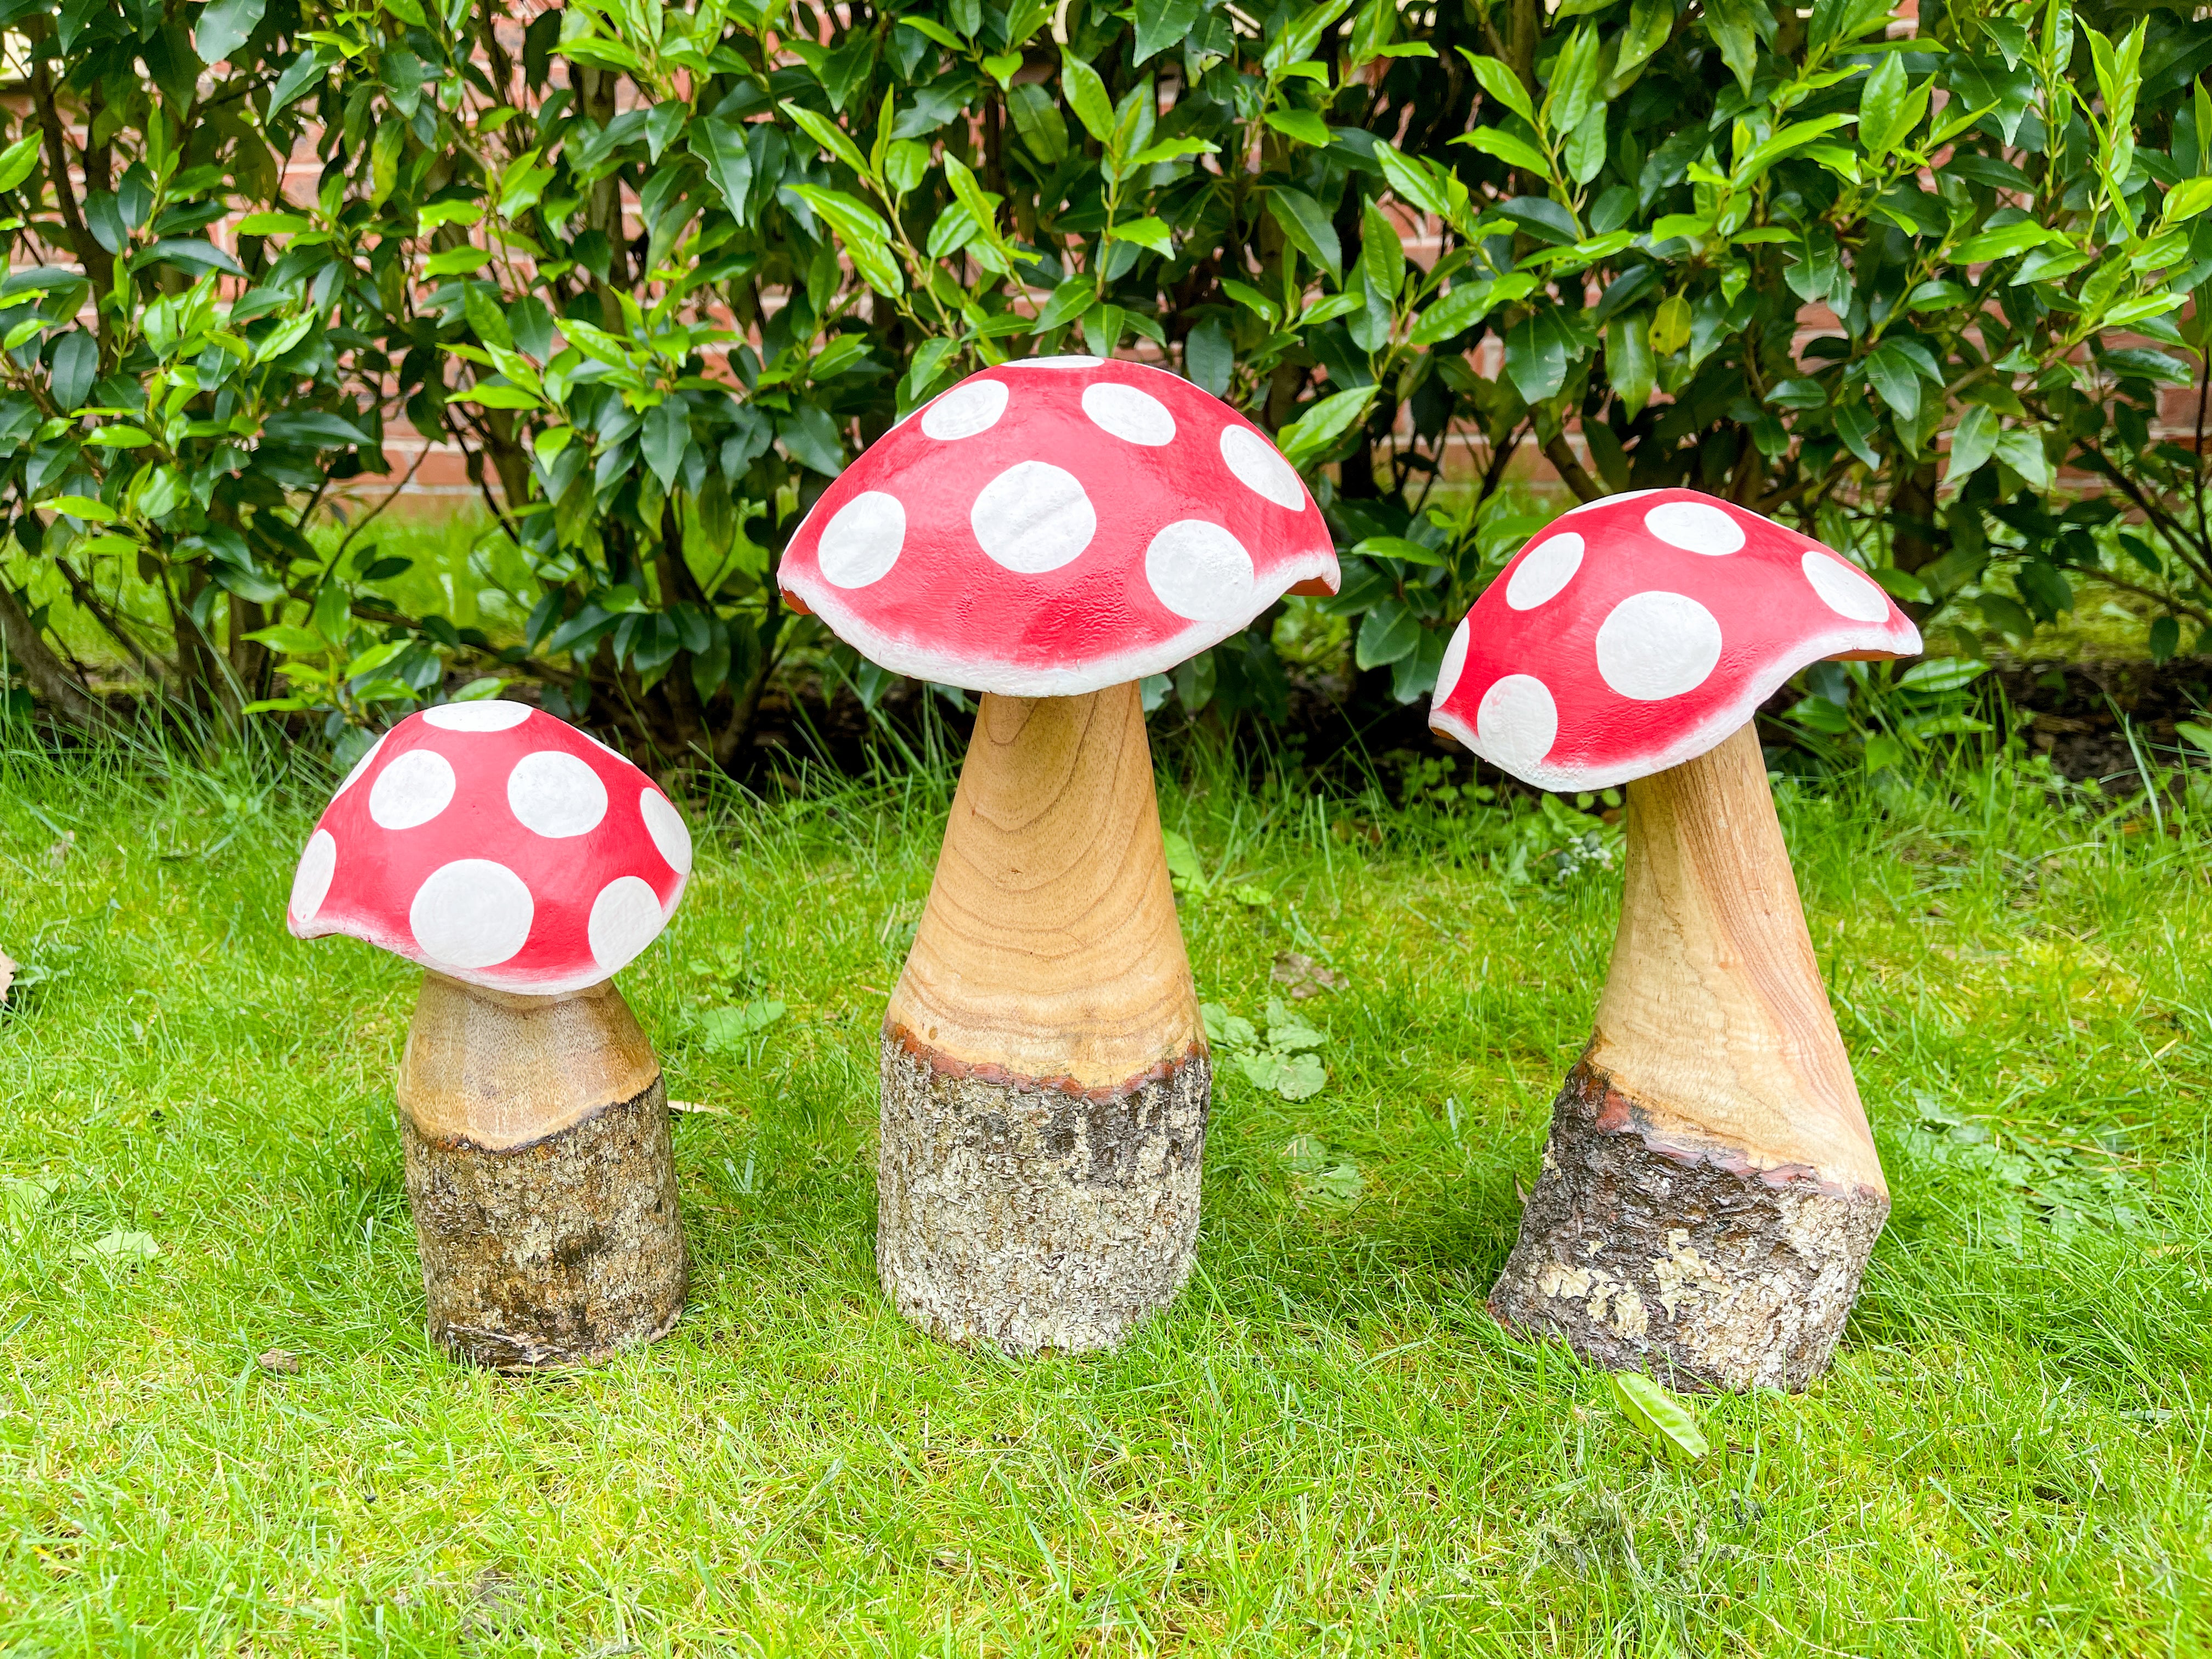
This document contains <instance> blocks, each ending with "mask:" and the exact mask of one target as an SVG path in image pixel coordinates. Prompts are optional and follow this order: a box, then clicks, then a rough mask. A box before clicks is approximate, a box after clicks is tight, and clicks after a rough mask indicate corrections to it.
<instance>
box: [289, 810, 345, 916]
mask: <svg viewBox="0 0 2212 1659" xmlns="http://www.w3.org/2000/svg"><path fill="white" fill-rule="evenodd" d="M337 869H338V844H337V842H336V841H335V840H334V839H332V837H331V832H330V831H329V830H327V829H318V830H316V831H315V833H314V834H313V835H312V836H308V837H307V848H306V850H305V851H303V852H302V853H301V854H300V867H299V868H298V869H297V870H295V871H294V872H293V873H292V903H291V908H292V920H293V921H313V920H314V919H315V912H316V911H318V910H319V909H321V908H323V901H324V900H325V898H327V897H328V896H330V890H331V878H332V877H333V876H335V875H337Z"/></svg>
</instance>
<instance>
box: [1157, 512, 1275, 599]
mask: <svg viewBox="0 0 2212 1659" xmlns="http://www.w3.org/2000/svg"><path fill="white" fill-rule="evenodd" d="M1145 580H1146V581H1148V582H1150V583H1151V584H1152V592H1154V593H1155V594H1157V595H1158V597H1159V601H1160V603H1161V604H1162V605H1165V606H1167V608H1168V609H1169V610H1170V611H1174V612H1175V613H1176V616H1178V617H1185V618H1187V619H1188V620H1189V621H1191V622H1233V623H1244V622H1249V621H1250V620H1251V619H1252V613H1253V612H1254V611H1255V610H1257V609H1258V606H1257V605H1255V604H1254V603H1253V599H1254V595H1253V591H1252V588H1253V581H1254V576H1253V570H1252V556H1251V555H1250V554H1249V553H1248V552H1246V551H1245V550H1244V544H1243V543H1242V542H1240V541H1238V540H1237V538H1236V537H1234V536H1232V535H1231V534H1230V533H1229V532H1227V531H1226V530H1225V529H1223V528H1222V527H1221V526H1219V525H1218V524H1212V523H1209V522H1207V521H1206V520H1204V519H1178V520H1176V521H1175V522H1174V523H1173V524H1171V525H1169V526H1167V527H1166V528H1165V529H1164V530H1162V531H1161V532H1159V534H1158V535H1157V536H1154V537H1153V538H1152V544H1151V545H1150V546H1148V547H1146V549H1145Z"/></svg>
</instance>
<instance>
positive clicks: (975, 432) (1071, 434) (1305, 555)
mask: <svg viewBox="0 0 2212 1659" xmlns="http://www.w3.org/2000/svg"><path fill="white" fill-rule="evenodd" d="M777 580H778V582H779V583H780V584H781V586H782V588H783V591H784V592H785V594H786V595H787V597H788V598H789V599H792V600H793V603H794V604H795V605H797V606H798V607H799V608H800V609H802V610H805V611H812V612H813V613H814V614H815V615H816V616H817V617H821V618H822V620H823V622H824V623H827V624H828V625H829V629H830V630H831V631H832V632H834V633H835V634H836V635H838V637H839V638H841V639H842V640H844V641H846V642H847V643H848V644H849V645H852V646H854V647H856V648H857V649H858V650H859V651H860V653H861V654H862V655H864V656H866V657H867V658H868V659H870V660H871V661H873V662H876V663H878V664H880V665H883V666H884V667H885V668H889V669H891V670H893V671H896V672H898V673H901V674H909V675H913V676H915V678H921V679H929V680H938V681H941V682H943V683H945V684H949V685H958V686H964V687H966V688H967V689H968V690H971V691H995V692H999V693H1001V694H1004V695H1007V696H1030V697H1038V696H1076V695H1078V694H1079V693H1082V692H1085V691H1096V690H1101V689H1102V688H1103V687H1106V686H1109V685H1118V684H1121V683H1123V682H1124V681H1127V680H1133V679H1139V678H1143V677H1144V676H1145V675H1146V674H1159V673H1165V672H1166V671H1168V670H1169V669H1171V668H1173V667H1174V666H1175V665H1176V664H1177V663H1180V662H1182V661H1184V660H1185V659H1188V658H1190V657H1193V656H1195V655H1197V654H1198V653H1200V651H1203V650H1205V649H1206V647H1208V646H1211V645H1214V644H1216V643H1218V642H1219V641H1222V640H1224V639H1226V638H1227V637H1228V636H1229V635H1231V634H1234V633H1236V632H1237V630H1238V629H1242V628H1243V627H1245V626H1246V625H1247V624H1248V623H1250V622H1251V621H1252V619H1253V618H1254V617H1257V616H1258V615H1259V614H1260V613H1261V611H1265V610H1266V609H1267V607H1268V606H1269V605H1273V603H1274V602H1275V601H1276V600H1277V599H1280V598H1281V597H1282V596H1283V595H1284V594H1285V593H1286V592H1311V593H1334V592H1335V591H1336V588H1337V583H1338V581H1339V580H1340V579H1339V576H1338V573H1337V564H1336V549H1335V546H1334V542H1333V540H1332V538H1331V537H1330V534H1329V530H1328V526H1327V525H1326V524H1325V523H1323V522H1322V514H1321V508H1320V507H1319V506H1318V505H1317V504H1316V502H1315V501H1314V499H1313V497H1312V496H1311V495H1309V494H1308V493H1307V490H1306V487H1305V484H1304V483H1303V482H1302V481H1301V480H1300V479H1299V477H1298V475H1297V469H1296V468H1294V467H1293V466H1291V464H1290V463H1289V462H1288V461H1286V460H1285V459H1283V457H1282V455H1281V454H1280V453H1279V452H1278V451H1277V449H1276V448H1275V446H1274V445H1273V443H1272V442H1271V441H1269V440H1268V438H1267V434H1265V433H1264V432H1262V431H1261V430H1260V428H1258V427H1256V426H1255V425H1253V424H1252V422H1249V421H1248V420H1246V419H1245V418H1244V417H1243V416H1241V415H1239V414H1238V413H1237V411H1236V410H1233V409H1231V408H1230V407H1229V405H1228V404H1225V403H1223V402H1222V401H1221V400H1220V399H1219V398H1215V397H1212V396H1211V395H1210V394H1208V393H1207V392H1203V391H1201V390H1200V388H1199V387H1197V386H1193V385H1192V384H1191V383H1190V382H1189V381H1188V380H1183V379H1182V377H1180V376H1179V375H1175V374H1168V373H1167V372H1166V371H1164V370H1163V369H1157V368H1147V367H1146V366H1145V365H1143V364H1141V363H1132V362H1121V361H1119V360H1117V359H1113V358H1100V357H1033V358H1029V359H1026V360H1024V361H1018V362H1011V363H1005V364H1001V365H1000V366H999V367H997V368H987V369H985V370H983V371H982V372H981V374H972V375H970V376H969V378H968V379H966V380H963V381H961V382H960V383H959V384H958V385H957V386H953V387H952V388H951V390H950V391H948V392H945V393H944V394H943V395H942V396H940V397H939V398H936V399H935V400H934V401H933V402H932V403H930V404H927V405H926V406H925V407H924V408H922V409H921V410H920V411H919V412H917V413H916V414H915V415H911V416H908V417H907V419H905V420H904V421H902V422H900V423H899V424H898V425H897V426H896V427H894V428H891V430H890V431H889V432H887V433H885V434H884V435H883V437H882V438H881V439H880V440H878V441H877V442H876V443H875V444H874V445H872V447H870V448H869V449H868V451H867V453H866V454H864V455H862V456H861V457H860V459H858V460H857V461H855V462H854V464H853V465H851V466H850V467H848V469H846V471H845V472H844V473H843V474H842V476H841V477H839V478H838V479H837V481H836V483H833V484H831V485H830V486H829V489H827V490H826V491H824V492H823V496H822V499H821V500H820V501H817V502H816V503H815V506H814V509H813V511H812V512H811V513H808V514H807V516H806V521H805V523H804V524H802V525H801V526H799V531H798V533H797V534H796V535H794V536H793V538H792V539H791V545H790V547H789V548H788V549H787V550H786V552H785V554H784V557H783V563H782V565H781V568H779V570H778V572H777Z"/></svg>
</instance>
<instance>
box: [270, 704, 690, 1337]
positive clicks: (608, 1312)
mask: <svg viewBox="0 0 2212 1659" xmlns="http://www.w3.org/2000/svg"><path fill="white" fill-rule="evenodd" d="M690 869H691V837H690V831H689V830H687V829H685V828H684V819H683V816H682V815H681V814H680V813H678V811H677V810H676V808H675V805H673V804H672V803H671V801H670V800H669V799H668V798H667V796H665V794H663V793H661V792H660V790H659V787H657V786H656V785H655V784H654V783H653V781H652V779H650V778H648V777H647V776H646V775H645V774H644V773H643V772H641V771H640V770H639V769H637V768H636V767H635V766H633V765H632V764H630V763H629V761H627V760H625V759H623V757H621V756H620V755H617V753H616V752H615V751H614V750H611V749H609V748H607V747H606V746H605V744H601V743H599V741H598V740H597V739H595V738H591V737H589V736H586V734H585V733H584V732H579V731H577V730H576V729H575V728H574V726H568V725H566V724H565V723H563V722H562V721H560V720H556V719H554V718H553V717H552V716H551V715H550V714H544V713H542V712H540V711H537V710H533V709H532V708H528V707H527V706H526V705H524V704H521V703H517V702H504V701H498V700H490V701H484V702H464V703H452V704H447V705H444V706H442V707H440V708H430V709H426V710H424V711H423V712H422V713H421V714H415V715H412V716H410V718H408V719H407V720H403V721H401V722H400V723H399V724H398V726H394V727H392V730H391V731H390V732H386V734H385V735H384V737H383V738H381V739H380V740H379V741H378V743H377V744H376V746H375V747H374V749H372V750H370V751H369V753H368V755H367V756H366V757H363V758H362V762H361V763H360V764H359V765H357V766H356V768H355V769H354V770H353V772H352V774H351V775H349V776H348V777H347V779H346V780H345V781H344V782H343V783H342V784H340V785H339V786H338V789H337V794H336V795H335V796H334V797H333V798H332V799H331V804H330V805H329V806H328V807H327V808H326V809H325V811H324V813H323V816H322V818H321V820H320V821H319V823H317V824H316V826H315V829H314V833H313V835H311V836H309V837H308V839H307V849H306V851H305V852H304V853H302V854H301V858H300V865H299V869H298V872H297V873H296V874H295V877H294V878H293V884H292V894H291V900H290V902H289V907H288V914H287V921H288V923H289V927H290V928H291V931H292V932H293V933H295V934H296V935H298V936H299V937H300V938H301V939H317V938H320V937H323V936H324V935H326V934H331V933H338V934H344V935H348V936H349V937H351V938H355V939H364V940H366V941H367V942H368V943H369V944H371V945H378V946H380V947H381V948H382V949H384V950H386V951H392V952H393V953H394V954H395V955H398V956H400V957H405V958H406V959H407V960H409V961H410V962H414V963H420V964H421V965H422V968H423V969H425V972H424V974H423V976H422V993H421V995H420V997H419V999H418V1000H417V1001H416V1006H415V1017H414V1020H413V1023H412V1024H410V1027H409V1029H408V1033H407V1048H406V1052H405V1054H404V1058H403V1059H402V1060H401V1061H400V1068H399V1079H398V1103H399V1120H400V1130H401V1137H402V1139H403V1141H404V1146H405V1153H406V1169H407V1196H408V1200H409V1202H410V1205H411V1206H412V1207H413V1209H414V1212H415V1229H416V1239H417V1242H418V1245H419V1248H420V1250H421V1254H422V1281H423V1288H424V1290H425V1291H426V1292H427V1294H428V1301H429V1324H430V1332H431V1335H432V1336H433V1338H434V1339H435V1340H436V1341H437V1342H438V1343H439V1344H440V1345H441V1346H443V1347H445V1348H447V1350H449V1351H450V1352H454V1353H456V1354H458V1355H459V1356H460V1357H462V1358H466V1359H470V1360H472V1361H475V1362H476V1363H477V1364H485V1365H490V1366H494V1367H496V1368H499V1369H502V1370H512V1369H519V1368H523V1367H528V1366H534V1365H543V1364H558V1363H564V1362H572V1361H584V1360H594V1359H599V1358H604V1357H605V1356H606V1355H607V1354H609V1353H611V1352H613V1351H615V1350H616V1349H618V1348H622V1347H625V1346H629V1345H630V1344H632V1343H636V1342H643V1341H650V1340H653V1339H655V1338H657V1337H659V1336H661V1335H664V1334H666V1332H667V1331H668V1329H669V1328H670V1327H671V1326H672V1325H673V1324H674V1323H675V1322H676V1319H677V1316H678V1314H680V1313H681V1312H682V1311H683V1307H684V1285H685V1277H686V1264H685V1258H684V1235H683V1232H682V1231H681V1229H680V1227H679V1225H678V1218H677V1204H676V1170H675V1161H674V1155H673V1152H672V1149H671V1140H670V1134H669V1119H668V1102H667V1095H666V1091H665V1088H664V1086H663V1085H662V1082H661V1076H660V1066H659V1062H658V1061H657V1060H655V1059H654V1058H653V1045H652V1044H651V1043H650V1042H647V1040H646V1036H645V1033H644V1032H643V1031H642V1030H640V1029H639V1027H638V1024H637V1021H636V1019H635V1017H634V1016H633V1015H632V1014H631V1012H630V1011H629V1006H628V1005H626V1004H625V1003H624V1002H623V999H622V996H621V994H620V993H618V992H617V990H616V989H615V987H614V985H613V982H612V976H613V975H615V974H616V973H617V972H618V971H619V970H620V969H623V968H624V967H626V966H628V965H629V962H630V961H631V960H632V959H633V958H634V957H636V956H637V955H638V954H639V953H640V952H641V951H643V950H644V949H645V948H646V947H647V945H650V944H652V943H653V940H654V939H656V938H657V937H658V936H659V933H660V931H661V929H662V928H663V927H665V926H666V925H667V922H668V918H669V916H670V915H671V913H672V912H673V911H674V909H675V908H676V904H677V901H678V899H679V898H681V897H682V896H683V892H684V884H685V881H686V880H687V878H689V876H690Z"/></svg>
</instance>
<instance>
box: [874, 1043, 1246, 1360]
mask: <svg viewBox="0 0 2212 1659" xmlns="http://www.w3.org/2000/svg"><path fill="white" fill-rule="evenodd" d="M1211 1099H1212V1069H1211V1067H1210V1066H1209V1065H1208V1063H1207V1060H1206V1055H1205V1053H1204V1052H1203V1050H1202V1049H1199V1048H1194V1049H1193V1050H1192V1051H1191V1052H1190V1053H1188V1054H1186V1055H1184V1056H1183V1057H1182V1059H1180V1060H1176V1061H1174V1062H1171V1063H1170V1064H1168V1065H1166V1066H1161V1067H1159V1068H1158V1069H1157V1070H1155V1071H1154V1072H1152V1073H1147V1074H1146V1075H1145V1076H1143V1077H1140V1078H1138V1079H1133V1080H1132V1082H1131V1084H1130V1085H1129V1086H1128V1087H1127V1088H1126V1089H1124V1090H1119V1091H1113V1090H1089V1091H1077V1090H1072V1089H1068V1088H1065V1087H1058V1088H1055V1087H1053V1086H1051V1085H1046V1084H1042V1083H1038V1082H1036V1081H1035V1080H1033V1079H1024V1078H1010V1077H1007V1076H1006V1075H1004V1074H1003V1073H1000V1074H989V1073H982V1072H979V1071H978V1070H977V1069H976V1068H974V1067H969V1066H961V1065H958V1064H957V1062H950V1061H947V1060H944V1058H943V1057H942V1056H939V1055H936V1054H932V1053H931V1051H929V1050H928V1049H927V1048H921V1047H920V1046H919V1045H917V1044H915V1042H913V1041H912V1040H911V1039H910V1038H909V1037H908V1036H907V1034H906V1033H904V1032H903V1031H901V1030H897V1029H896V1028H893V1029H891V1030H887V1031H886V1033H885V1035H884V1042H883V1146H882V1155H881V1156H882V1162H881V1172H880V1178H879V1182H878V1195H877V1211H878V1213H877V1222H878V1226H877V1234H876V1268H877V1272H878V1275H879V1276H880V1277H881V1279H882V1280H883V1285H884V1292H885V1294H887V1295H888V1296H890V1298H891V1300H892V1302H893V1304H895V1305H896V1307H897V1309H898V1310H899V1311H900V1312H901V1313H902V1314H903V1315H905V1316H907V1317H908V1319H911V1320H913V1321H914V1322H915V1323H916V1324H917V1325H920V1326H921V1328H923V1329H924V1330H926V1331H927V1332H929V1333H930V1334H932V1335H933V1336H937V1337H940V1338H943V1339H945V1340H948V1341H953V1342H973V1341H983V1342H989V1343H993V1344H994V1345H996V1346H998V1347H1000V1348H1001V1349H1003V1350H1005V1351H1006V1352H1009V1353H1013V1354H1034V1353H1038V1352H1043V1351H1045V1350H1048V1349H1051V1350H1058V1351H1060V1352H1086V1351H1092V1350H1097V1349H1103V1348H1111V1347H1114V1346H1116V1345H1117V1344H1119V1343H1120V1342H1121V1340H1122V1338H1123V1337H1124V1336H1126V1335H1127V1334H1128V1332H1129V1330H1130V1328H1132V1327H1133V1326H1134V1325H1135V1324H1136V1323H1137V1322H1139V1320H1141V1319H1143V1318H1145V1317H1146V1316H1148V1315H1150V1314H1152V1313H1155V1312H1157V1311H1158V1310H1160V1309H1161V1308H1164V1307H1165V1306H1166V1305H1167V1304H1169V1303H1170V1302H1171V1301H1173V1300H1174V1299H1175V1297H1176V1293H1177V1292H1179V1291H1181V1290H1182V1287H1183V1284H1184V1282H1185V1281H1186V1280H1188V1279H1189V1277H1190V1273H1191V1267H1192V1264H1193V1261H1194V1251H1195V1249H1196V1245H1197V1241H1198V1217H1199V1175H1200V1160H1201V1157H1202V1154H1203V1152H1204V1150H1205V1144H1206V1114H1207V1110H1208V1106H1209V1103H1210V1101H1211Z"/></svg>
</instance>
